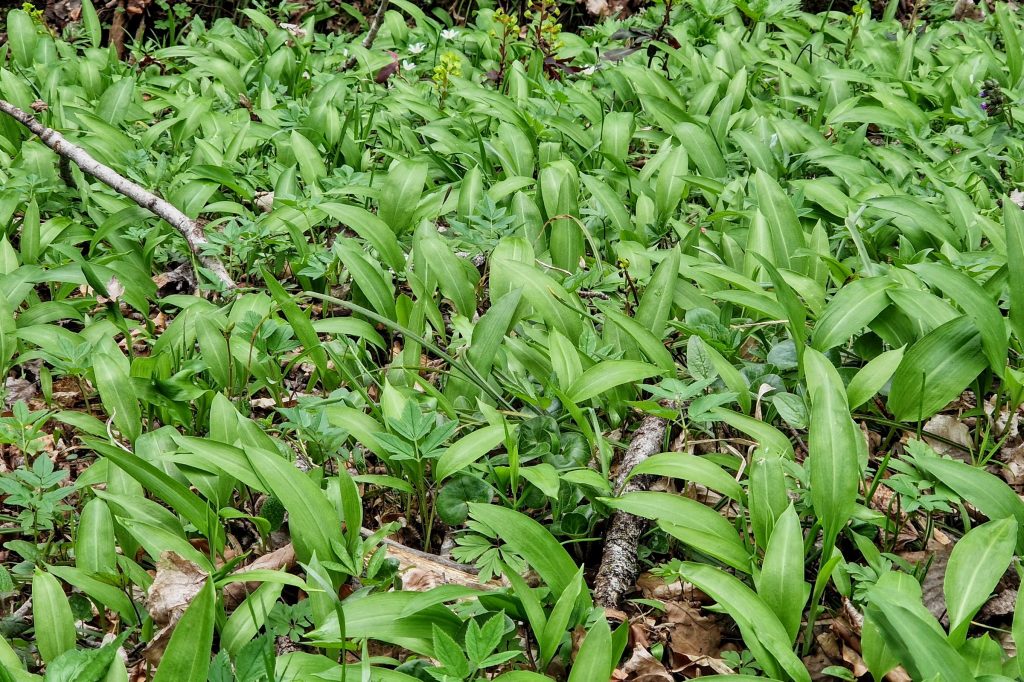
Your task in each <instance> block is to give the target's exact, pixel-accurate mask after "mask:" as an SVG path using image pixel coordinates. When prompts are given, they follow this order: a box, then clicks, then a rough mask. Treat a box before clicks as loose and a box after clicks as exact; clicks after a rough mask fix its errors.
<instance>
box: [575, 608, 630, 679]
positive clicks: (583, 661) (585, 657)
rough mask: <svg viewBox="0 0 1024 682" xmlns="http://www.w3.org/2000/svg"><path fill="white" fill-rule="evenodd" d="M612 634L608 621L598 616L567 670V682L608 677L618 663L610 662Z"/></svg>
mask: <svg viewBox="0 0 1024 682" xmlns="http://www.w3.org/2000/svg"><path fill="white" fill-rule="evenodd" d="M611 652H612V634H611V629H610V628H609V627H608V621H607V620H605V618H604V616H603V615H602V616H599V617H598V619H597V622H596V623H594V625H593V626H592V627H591V628H590V630H588V631H587V636H586V637H584V638H583V643H582V644H581V645H580V650H579V652H578V653H577V654H576V659H575V660H574V661H573V663H572V668H571V669H570V670H569V682H593V681H594V680H604V679H605V678H606V677H610V676H611V673H612V668H614V667H615V664H616V663H618V661H613V660H611Z"/></svg>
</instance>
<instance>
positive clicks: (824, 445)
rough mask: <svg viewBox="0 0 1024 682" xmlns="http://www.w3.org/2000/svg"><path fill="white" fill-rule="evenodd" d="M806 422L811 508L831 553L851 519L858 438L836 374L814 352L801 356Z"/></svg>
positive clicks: (857, 477) (857, 478)
mask: <svg viewBox="0 0 1024 682" xmlns="http://www.w3.org/2000/svg"><path fill="white" fill-rule="evenodd" d="M804 370H805V377H806V380H807V390H808V393H809V394H810V398H811V423H810V428H809V429H808V436H807V450H808V453H807V459H808V461H807V463H806V466H807V468H808V472H809V474H810V486H809V487H810V492H811V503H812V504H813V506H814V512H815V514H816V515H817V517H818V519H819V520H820V521H821V525H822V528H823V530H824V531H825V547H828V548H831V547H832V544H833V543H834V542H835V540H836V537H837V536H838V534H839V531H840V530H841V529H842V527H843V526H844V525H846V522H847V521H848V520H849V518H850V516H851V515H852V514H853V511H854V505H855V504H856V501H857V489H858V486H859V484H860V465H859V463H858V442H857V439H859V438H862V436H861V434H860V430H859V429H858V428H857V425H856V424H854V423H853V420H852V419H850V408H849V406H848V405H847V403H846V390H845V388H844V387H843V382H842V379H840V378H839V373H838V372H836V368H835V367H834V366H833V365H832V363H831V362H829V361H828V359H827V358H826V357H825V356H824V355H822V354H821V353H819V352H818V351H816V350H811V349H808V351H807V352H806V353H805V354H804Z"/></svg>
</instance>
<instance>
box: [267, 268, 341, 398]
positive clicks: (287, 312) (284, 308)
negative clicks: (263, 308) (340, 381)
mask: <svg viewBox="0 0 1024 682" xmlns="http://www.w3.org/2000/svg"><path fill="white" fill-rule="evenodd" d="M263 281H264V283H265V284H266V285H267V289H269V290H270V295H271V296H273V297H274V301H275V302H276V303H277V305H278V306H279V307H280V308H281V312H282V313H284V316H285V319H287V320H288V324H290V325H291V327H292V330H293V331H294V332H295V336H296V337H297V338H298V339H299V341H301V342H302V345H303V347H304V348H305V349H306V352H307V353H308V357H309V358H310V360H312V361H313V364H314V365H316V369H317V372H318V373H319V375H320V381H321V382H323V383H324V385H326V386H328V387H329V388H333V387H334V386H336V385H337V382H336V380H335V379H334V376H335V374H334V373H332V372H331V371H330V370H329V369H328V367H327V351H325V350H324V348H323V346H322V345H320V337H318V336H317V333H316V330H315V329H314V328H313V323H312V322H310V321H309V317H308V314H307V313H306V312H304V311H303V310H302V309H301V308H300V307H299V306H298V304H297V303H296V302H295V299H294V298H292V297H291V296H289V295H288V292H286V291H285V290H284V287H282V286H281V285H280V284H279V283H278V281H277V280H276V279H274V277H273V275H271V274H270V272H269V271H267V270H265V269H264V270H263Z"/></svg>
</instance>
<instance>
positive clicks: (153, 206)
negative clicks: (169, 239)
mask: <svg viewBox="0 0 1024 682" xmlns="http://www.w3.org/2000/svg"><path fill="white" fill-rule="evenodd" d="M0 111H2V112H4V113H5V114H7V115H8V116H10V117H11V118H13V119H14V120H15V121H17V122H18V123H20V124H22V125H23V126H25V127H26V128H28V129H29V130H31V131H32V132H33V133H35V134H36V135H38V136H39V139H40V140H41V141H42V142H43V144H45V145H46V146H47V147H49V148H50V149H52V150H53V151H54V152H56V153H57V155H58V156H60V157H61V158H62V159H68V160H69V161H72V162H74V163H75V165H77V166H78V167H79V168H81V169H82V171H83V172H84V173H87V174H88V175H91V176H92V177H94V178H96V179H97V180H99V181H100V182H102V183H103V184H105V185H107V186H108V187H110V188H111V189H113V190H114V191H115V192H117V193H119V194H121V195H123V196H126V197H128V198H129V199H131V200H132V201H134V202H135V203H136V204H138V205H139V206H141V207H142V208H144V209H146V210H147V211H149V212H150V213H152V214H154V215H156V216H157V217H160V218H163V219H164V220H166V221H167V222H168V223H170V225H171V227H173V228H174V229H175V230H177V231H178V233H179V234H181V236H182V237H184V238H185V241H186V242H187V243H188V247H189V249H190V250H191V251H192V253H193V254H195V257H196V258H197V259H198V260H199V262H200V263H202V265H203V267H204V268H206V269H207V270H209V271H210V272H211V273H213V275H214V276H215V277H216V278H217V279H218V280H220V281H221V282H222V283H223V284H224V285H225V286H226V287H227V288H229V289H231V288H234V287H235V282H234V280H232V279H231V275H229V274H228V271H227V270H226V269H225V268H224V265H223V264H222V263H221V262H220V261H219V260H218V259H217V258H216V257H214V256H209V255H206V254H204V253H202V247H203V246H204V245H205V244H207V243H208V242H207V239H206V234H205V233H204V232H203V228H201V227H200V226H199V225H198V224H196V222H195V221H194V220H192V219H191V218H189V217H188V216H187V215H185V214H184V213H182V212H181V211H179V210H178V209H177V208H175V207H174V206H173V205H171V203H170V202H168V201H165V200H164V199H161V198H160V197H158V196H157V195H155V194H153V193H152V192H150V191H149V190H147V189H145V188H143V187H141V186H139V185H137V184H135V183H134V182H132V181H131V180H129V179H128V178H126V177H124V176H123V175H121V174H120V173H118V172H117V171H115V170H114V169H113V168H110V167H109V166H105V165H104V164H102V163H100V162H99V161H97V160H96V159H94V158H93V157H92V156H91V155H90V154H89V152H87V151H85V150H84V149H82V148H81V147H79V146H77V145H74V144H72V143H71V142H69V141H68V140H67V138H65V137H64V136H63V135H61V134H60V133H59V132H57V131H56V130H54V129H53V128H47V127H46V126H44V125H43V124H42V123H40V122H39V120H38V119H37V118H36V117H35V116H33V115H32V114H30V113H28V112H27V111H23V110H21V109H19V108H18V107H16V106H14V105H13V104H11V103H10V102H7V101H5V100H2V99H0Z"/></svg>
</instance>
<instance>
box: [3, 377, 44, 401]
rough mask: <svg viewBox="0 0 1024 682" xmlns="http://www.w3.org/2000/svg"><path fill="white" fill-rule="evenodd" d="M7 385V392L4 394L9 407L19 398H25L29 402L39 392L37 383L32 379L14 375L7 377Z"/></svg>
mask: <svg viewBox="0 0 1024 682" xmlns="http://www.w3.org/2000/svg"><path fill="white" fill-rule="evenodd" d="M5 387H6V389H7V393H6V394H5V395H4V403H5V404H6V406H7V408H8V409H10V408H11V407H13V406H14V403H16V402H18V401H19V400H24V401H25V402H26V403H27V402H28V401H30V400H31V399H32V398H34V397H35V395H36V392H37V391H36V385H35V384H34V383H32V382H31V381H27V380H25V379H15V378H14V377H7V380H6V382H5Z"/></svg>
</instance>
